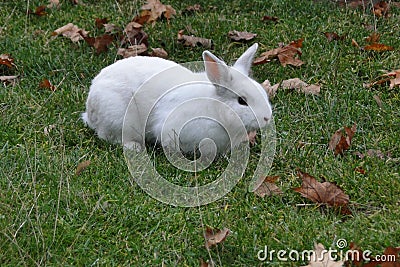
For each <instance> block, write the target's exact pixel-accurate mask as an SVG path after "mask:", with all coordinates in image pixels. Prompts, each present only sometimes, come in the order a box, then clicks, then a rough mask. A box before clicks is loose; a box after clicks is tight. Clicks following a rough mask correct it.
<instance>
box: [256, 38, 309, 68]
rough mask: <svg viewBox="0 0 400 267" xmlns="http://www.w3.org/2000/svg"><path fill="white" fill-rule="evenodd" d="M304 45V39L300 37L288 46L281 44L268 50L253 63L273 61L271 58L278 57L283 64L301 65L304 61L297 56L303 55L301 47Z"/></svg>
mask: <svg viewBox="0 0 400 267" xmlns="http://www.w3.org/2000/svg"><path fill="white" fill-rule="evenodd" d="M302 45H303V39H298V40H296V41H292V42H291V43H290V44H288V45H286V46H280V47H278V48H275V49H272V50H269V51H266V52H264V53H262V54H261V55H260V57H258V58H256V59H255V60H254V61H253V65H258V64H264V63H266V62H269V61H271V59H274V58H278V59H279V62H280V63H281V64H282V66H284V67H285V66H286V65H293V66H296V67H298V66H301V65H303V64H304V62H303V61H301V60H300V59H298V58H296V56H301V51H300V49H299V48H300V47H302Z"/></svg>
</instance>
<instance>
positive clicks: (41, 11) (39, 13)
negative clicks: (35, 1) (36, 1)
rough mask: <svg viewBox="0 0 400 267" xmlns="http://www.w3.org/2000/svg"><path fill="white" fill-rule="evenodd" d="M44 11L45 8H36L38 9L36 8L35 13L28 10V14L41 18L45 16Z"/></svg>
mask: <svg viewBox="0 0 400 267" xmlns="http://www.w3.org/2000/svg"><path fill="white" fill-rule="evenodd" d="M46 9H47V6H38V7H36V9H35V11H31V10H28V14H31V15H35V16H38V17H42V16H45V15H47V12H46Z"/></svg>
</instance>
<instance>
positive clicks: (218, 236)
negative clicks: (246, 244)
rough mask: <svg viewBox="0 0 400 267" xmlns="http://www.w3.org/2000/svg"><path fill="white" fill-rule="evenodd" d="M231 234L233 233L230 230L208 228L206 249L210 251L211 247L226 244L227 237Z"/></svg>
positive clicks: (206, 231)
mask: <svg viewBox="0 0 400 267" xmlns="http://www.w3.org/2000/svg"><path fill="white" fill-rule="evenodd" d="M230 232H231V231H230V230H229V229H228V228H224V229H222V230H219V229H212V228H210V227H208V226H207V228H206V230H205V232H204V238H205V240H206V243H205V247H206V248H207V249H210V247H212V246H215V245H217V244H219V243H222V242H224V241H225V239H226V237H227V236H228V235H229V234H230Z"/></svg>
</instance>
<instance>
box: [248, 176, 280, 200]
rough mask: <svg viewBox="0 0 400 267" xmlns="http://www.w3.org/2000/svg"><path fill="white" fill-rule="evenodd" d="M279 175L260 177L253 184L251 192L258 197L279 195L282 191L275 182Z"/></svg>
mask: <svg viewBox="0 0 400 267" xmlns="http://www.w3.org/2000/svg"><path fill="white" fill-rule="evenodd" d="M278 179H279V176H266V177H262V176H261V177H260V178H259V179H258V180H257V182H256V183H255V184H254V187H253V189H252V192H254V194H256V195H257V196H260V197H265V196H271V195H281V194H283V191H282V190H281V189H280V188H279V187H278V186H277V185H276V184H275V183H276V181H277V180H278Z"/></svg>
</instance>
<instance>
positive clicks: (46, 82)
mask: <svg viewBox="0 0 400 267" xmlns="http://www.w3.org/2000/svg"><path fill="white" fill-rule="evenodd" d="M39 88H42V89H48V90H50V91H53V92H54V91H55V90H57V88H56V87H55V86H54V85H52V84H51V82H50V81H49V80H48V79H43V80H42V81H41V82H40V83H39Z"/></svg>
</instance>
